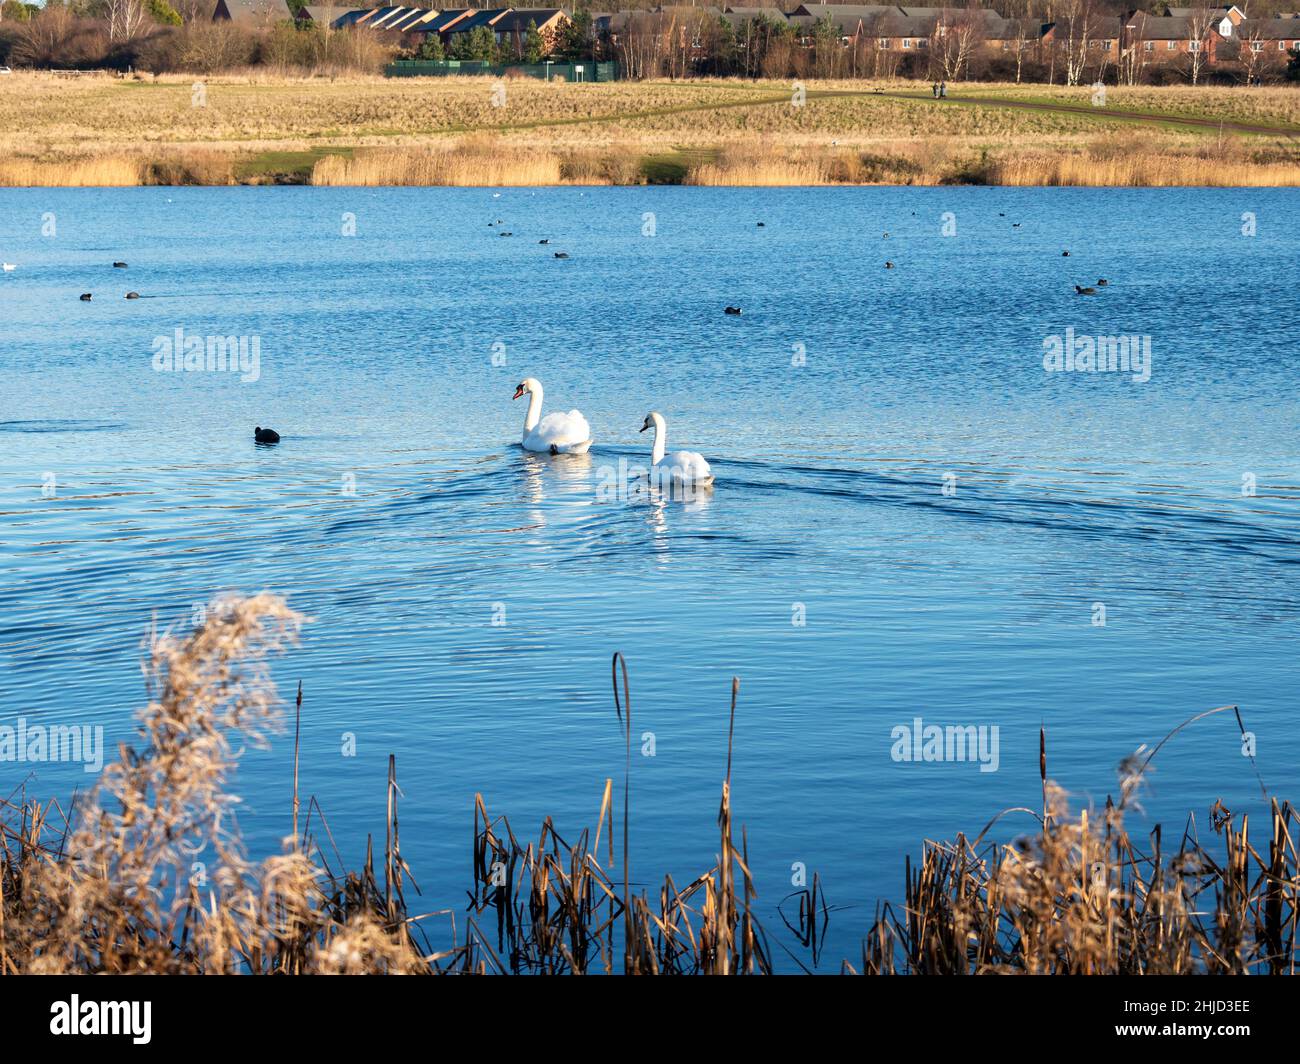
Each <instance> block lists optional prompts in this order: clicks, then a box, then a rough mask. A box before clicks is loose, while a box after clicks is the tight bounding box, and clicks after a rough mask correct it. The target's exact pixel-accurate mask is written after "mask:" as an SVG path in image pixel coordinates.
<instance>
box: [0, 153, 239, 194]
mask: <svg viewBox="0 0 1300 1064" xmlns="http://www.w3.org/2000/svg"><path fill="white" fill-rule="evenodd" d="M238 162H239V157H238V156H236V155H233V154H231V153H228V152H222V151H210V150H205V149H191V150H180V149H170V150H166V151H163V152H159V153H155V154H151V155H146V154H143V153H140V154H126V155H104V156H89V157H74V158H68V159H24V158H10V159H5V160H0V187H3V188H32V187H45V188H124V187H132V186H136V185H233V184H234V183H235V171H236V167H237V165H238Z"/></svg>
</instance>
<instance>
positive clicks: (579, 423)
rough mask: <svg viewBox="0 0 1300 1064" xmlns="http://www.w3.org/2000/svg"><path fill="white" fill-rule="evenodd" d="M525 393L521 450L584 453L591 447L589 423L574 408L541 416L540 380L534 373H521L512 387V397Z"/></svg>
mask: <svg viewBox="0 0 1300 1064" xmlns="http://www.w3.org/2000/svg"><path fill="white" fill-rule="evenodd" d="M521 395H527V396H528V397H529V398H528V413H527V414H525V415H524V432H523V436H522V437H521V439H520V441H519V442H520V446H521V447H523V449H524V450H525V451H549V452H550V453H551V454H586V453H587V449H588V448H589V447H591V426H590V425H588V424H587V419H586V418H585V417H583V416H582V414H581V413H579V412H578V411H577V410H570V411H569V412H568V413H567V414H565V413H561V412H559V411H553V412H552V413H549V414H547V415H546V416H545V417H542V395H543V393H542V384H541V381H539V380H538V379H537V378H536V377H525V378H524V379H523V380H522V381H520V382H519V387H518V388H516V389H515V394H514V397H515V398H516V399H518V398H519V397H520V396H521Z"/></svg>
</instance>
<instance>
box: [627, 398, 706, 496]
mask: <svg viewBox="0 0 1300 1064" xmlns="http://www.w3.org/2000/svg"><path fill="white" fill-rule="evenodd" d="M650 428H653V429H654V430H655V442H654V448H653V449H652V450H651V452H650V465H651V467H652V472H651V476H653V477H654V478H656V479H658V480H659V481H660V483H661V484H663V483H664V482H665V481H667V482H668V483H669V484H676V485H683V486H686V487H690V488H708V487H712V486H713V479H714V477H713V471H712V470H711V469H710V468H709V463H708V462H706V461H705V460H704V455H702V454H698V453H696V452H695V451H674V452H673V453H672V454H669V455H665V454H664V450H665V449H666V448H667V446H668V424H667V422H665V421H664V416H663V414H661V413H659V411H657V410H651V411H650V413H648V414H646V416H645V424H643V425H642V426H641V431H642V432H645V431H646V430H647V429H650Z"/></svg>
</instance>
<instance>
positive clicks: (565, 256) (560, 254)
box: [555, 251, 569, 259]
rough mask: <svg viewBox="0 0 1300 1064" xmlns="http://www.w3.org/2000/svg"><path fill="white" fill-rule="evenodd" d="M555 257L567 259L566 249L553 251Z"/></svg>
mask: <svg viewBox="0 0 1300 1064" xmlns="http://www.w3.org/2000/svg"><path fill="white" fill-rule="evenodd" d="M555 257H556V258H557V259H567V258H568V257H569V253H568V252H567V251H557V252H556V253H555Z"/></svg>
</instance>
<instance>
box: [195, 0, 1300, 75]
mask: <svg viewBox="0 0 1300 1064" xmlns="http://www.w3.org/2000/svg"><path fill="white" fill-rule="evenodd" d="M285 2H286V0H216V10H215V12H214V14H213V18H214V19H218V20H219V19H223V18H225V19H231V20H233V21H237V22H249V21H254V20H263V21H264V20H266V19H268V18H277V17H278V18H281V19H283V18H287V17H293V18H295V19H296V20H298V21H299V22H308V23H314V24H317V25H323V26H329V27H332V28H335V29H346V28H354V29H358V30H369V31H374V32H376V33H387V34H392V35H395V36H396V37H398V38H399V39H403V40H405V41H407V42H411V43H418V41H419V40H420V39H422V38H424V37H427V36H429V35H431V34H433V35H437V36H438V37H439V38H440V39H441V40H442V41H443V43H444V44H451V43H453V41H454V39H455V38H456V37H457V36H459V35H460V34H464V33H471V32H473V31H474V30H476V29H479V28H480V27H487V28H488V29H490V30H491V31H492V33H493V35H494V36H495V38H496V40H497V43H498V44H506V43H508V42H514V43H516V44H518V42H519V41H520V40H521V39H522V38H523V36H524V35H525V34H526V33H527V32H528V30H529V28H530V27H534V26H535V27H536V29H537V31H538V33H539V34H540V35H541V37H542V39H543V42H544V46H545V49H546V51H547V52H550V51H551V50H553V49H554V47H555V45H556V41H557V37H558V35H559V33H560V32H561V31H562V29H563V28H564V26H565V25H566V24H567V23H568V22H569V21H570V16H569V14H568V13H566V12H565V11H563V10H561V9H558V8H529V9H516V8H493V9H485V10H480V9H475V8H457V9H454V10H450V11H438V10H433V9H430V8H417V7H400V6H390V7H373V8H357V9H345V8H334V7H327V6H322V5H310V6H307V7H304V8H300V9H299V10H298V11H297V12H295V13H293V14H292V15H290V14H289V9H288V8H287V7H286V6H285ZM1168 11H1169V13H1168V14H1167V15H1163V16H1156V15H1150V14H1147V13H1145V12H1141V11H1137V10H1131V11H1130V12H1129V13H1128V14H1127V15H1126V16H1123V17H1119V18H1114V17H1101V16H1091V17H1089V18H1088V19H1086V20H1082V21H1059V20H1058V21H1055V22H1045V21H1042V20H1039V19H1028V18H1004V17H1003V16H1001V15H999V14H998V13H997V12H996V11H993V10H991V9H987V8H957V7H947V8H944V7H911V6H906V7H904V6H894V5H886V4H870V5H851V4H830V3H827V4H819V3H811V4H802V5H800V6H799V7H797V8H796V9H795V10H794V11H792V12H789V13H783V12H782V11H781V10H780V9H778V8H775V7H762V8H759V7H689V8H687V7H672V6H667V5H665V6H661V7H659V8H657V9H655V10H653V11H624V12H619V13H616V14H596V15H594V16H593V29H594V32H595V34H596V36H597V37H598V38H599V39H600V40H602V41H604V42H606V43H607V44H609V45H611V46H613V47H614V48H617V47H618V44H619V42H620V38H624V37H627V36H630V35H631V34H633V33H635V32H636V31H637V28H638V26H642V27H644V26H645V24H646V22H647V21H648V20H650V19H654V18H662V17H663V16H664V15H665V14H670V13H671V14H677V13H680V14H681V16H682V32H683V33H687V30H686V24H688V23H690V22H691V21H697V22H698V21H701V20H711V21H714V22H716V21H717V20H718V19H724V18H725V19H727V20H728V21H730V22H731V23H732V24H733V25H738V24H742V23H745V22H754V21H757V20H760V19H761V20H765V21H767V22H768V23H771V24H785V25H787V26H788V27H789V28H791V29H793V30H794V32H795V34H796V35H797V36H798V38H799V39H800V40H801V41H802V42H803V43H805V44H809V45H811V44H812V43H813V42H814V40H816V39H817V38H818V37H819V36H824V35H825V34H826V33H827V31H828V29H829V31H830V33H831V34H833V36H834V37H835V38H837V39H838V40H839V42H840V43H841V44H842V45H844V46H845V47H868V48H876V49H880V50H882V51H895V52H900V53H909V52H911V53H921V52H924V51H926V50H928V49H935V48H936V47H941V48H943V49H944V50H945V51H951V50H952V49H953V48H954V47H961V48H964V49H966V50H968V51H969V52H971V53H972V54H975V53H983V54H985V55H997V54H998V53H1009V52H1014V53H1016V54H1017V55H1020V54H1022V53H1023V54H1026V55H1027V56H1029V57H1033V58H1037V59H1039V60H1041V59H1042V58H1043V55H1044V54H1045V53H1046V52H1048V51H1049V50H1053V49H1055V50H1061V49H1067V50H1073V51H1076V52H1078V51H1082V52H1084V53H1086V55H1087V58H1088V60H1089V61H1090V65H1092V66H1094V67H1095V66H1099V65H1104V64H1105V63H1107V62H1112V63H1115V64H1118V63H1120V61H1121V60H1124V59H1126V58H1127V59H1129V60H1130V61H1131V60H1133V59H1136V60H1138V61H1139V62H1141V63H1143V64H1145V63H1148V62H1150V63H1160V62H1164V61H1173V60H1183V61H1185V60H1187V59H1188V58H1189V57H1194V58H1195V59H1196V60H1197V61H1198V62H1204V63H1206V64H1211V65H1212V64H1214V63H1215V62H1217V61H1218V60H1219V59H1220V58H1225V57H1226V58H1232V59H1242V58H1243V57H1246V58H1256V57H1267V58H1271V59H1278V60H1284V59H1285V58H1286V56H1287V54H1288V53H1289V52H1290V51H1292V50H1296V49H1300V14H1287V15H1282V16H1279V17H1275V18H1269V19H1248V18H1247V17H1246V15H1245V12H1243V11H1242V9H1240V8H1239V7H1237V6H1235V5H1223V6H1218V7H1213V8H1189V7H1175V8H1170V9H1168ZM688 36H689V35H688ZM1225 46H1230V47H1227V48H1225ZM700 47H701V49H703V47H704V46H703V45H700Z"/></svg>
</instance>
